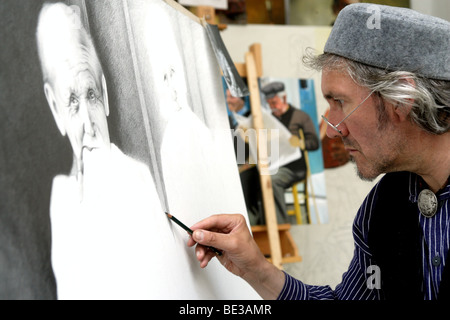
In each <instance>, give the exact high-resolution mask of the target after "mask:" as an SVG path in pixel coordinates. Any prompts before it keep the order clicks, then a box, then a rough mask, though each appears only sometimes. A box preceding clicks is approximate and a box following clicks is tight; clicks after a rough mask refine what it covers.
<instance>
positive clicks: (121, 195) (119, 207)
mask: <svg viewBox="0 0 450 320" xmlns="http://www.w3.org/2000/svg"><path fill="white" fill-rule="evenodd" d="M0 15H1V17H2V19H1V21H0V26H1V28H2V32H1V34H0V40H1V41H2V44H3V45H2V47H1V48H0V59H1V60H0V63H1V66H0V68H1V70H2V71H1V74H0V113H1V115H0V123H1V127H0V130H1V132H0V150H1V155H0V170H1V175H0V193H1V197H2V201H1V204H0V284H1V285H0V298H6V299H55V298H58V299H254V298H258V297H259V296H258V295H257V294H256V293H255V292H254V291H253V289H251V288H250V287H249V286H248V285H247V284H246V283H245V282H243V281H242V280H241V279H240V278H237V277H235V276H233V275H231V274H229V273H227V272H226V270H225V269H223V268H222V267H221V266H220V265H219V263H218V262H217V261H215V262H214V263H212V264H211V265H210V266H209V267H208V268H206V269H200V268H199V267H198V265H197V263H196V259H195V254H194V251H193V249H192V248H188V247H187V246H186V241H187V237H188V235H187V234H186V232H185V231H184V230H182V229H181V228H179V227H178V226H176V225H174V224H172V222H171V221H170V220H168V219H167V217H166V215H165V212H170V213H171V214H173V215H175V216H176V217H177V218H179V219H180V220H181V221H183V222H184V223H186V224H187V225H192V224H194V223H195V222H197V221H199V220H200V219H202V218H205V217H207V216H209V215H211V214H214V213H236V212H241V213H244V214H245V213H246V209H245V203H244V199H243V196H242V191H241V189H240V182H239V176H238V172H237V168H236V164H235V159H234V152H233V146H232V140H231V135H230V131H229V124H228V118H227V113H226V107H225V102H224V96H223V91H222V82H221V77H220V69H219V66H218V64H217V61H216V60H215V57H214V53H213V50H212V48H211V44H210V42H209V40H208V37H207V35H206V32H205V29H204V27H203V26H202V25H201V24H200V23H199V21H198V20H197V19H195V18H194V17H192V16H190V13H189V12H187V11H184V9H183V8H182V7H181V6H179V5H178V4H177V3H175V2H173V1H169V0H167V1H166V0H96V1H90V0H68V1H29V0H6V1H2V3H1V4H0Z"/></svg>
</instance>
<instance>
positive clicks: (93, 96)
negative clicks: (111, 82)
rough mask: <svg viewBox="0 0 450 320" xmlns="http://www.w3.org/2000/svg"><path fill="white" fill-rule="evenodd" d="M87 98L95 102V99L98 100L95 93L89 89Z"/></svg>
mask: <svg viewBox="0 0 450 320" xmlns="http://www.w3.org/2000/svg"><path fill="white" fill-rule="evenodd" d="M87 97H88V99H89V100H91V101H95V99H97V97H96V96H95V92H94V90H92V89H89V91H88V94H87Z"/></svg>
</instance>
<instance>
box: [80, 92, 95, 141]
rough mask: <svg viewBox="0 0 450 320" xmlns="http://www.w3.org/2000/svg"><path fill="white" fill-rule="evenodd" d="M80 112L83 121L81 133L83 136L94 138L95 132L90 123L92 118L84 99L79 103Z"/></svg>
mask: <svg viewBox="0 0 450 320" xmlns="http://www.w3.org/2000/svg"><path fill="white" fill-rule="evenodd" d="M80 112H81V117H82V121H83V131H84V133H85V134H87V135H90V136H92V137H93V136H95V130H94V126H93V123H92V116H91V114H90V112H89V106H88V103H87V102H86V100H85V99H83V100H82V102H80Z"/></svg>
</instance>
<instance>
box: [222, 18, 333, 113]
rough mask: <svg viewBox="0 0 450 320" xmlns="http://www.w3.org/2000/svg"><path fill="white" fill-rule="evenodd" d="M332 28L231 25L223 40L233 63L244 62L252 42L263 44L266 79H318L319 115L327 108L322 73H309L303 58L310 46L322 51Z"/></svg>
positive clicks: (316, 86) (264, 74) (223, 34)
mask: <svg viewBox="0 0 450 320" xmlns="http://www.w3.org/2000/svg"><path fill="white" fill-rule="evenodd" d="M330 30H331V27H310V26H274V25H245V26H235V25H229V26H228V28H227V29H226V30H225V31H223V32H222V38H223V41H224V42H225V45H226V46H227V49H228V51H229V53H230V55H231V58H232V59H233V61H234V62H244V56H245V52H247V51H248V48H249V46H250V45H251V44H253V43H261V47H262V60H263V76H265V77H280V78H282V77H285V78H312V79H314V80H315V89H316V98H317V105H318V112H319V114H322V113H323V112H325V110H326V108H327V107H328V104H327V102H326V101H325V99H323V97H322V91H321V90H320V74H319V73H318V72H315V71H311V70H307V69H306V68H305V67H304V66H303V64H302V56H303V54H304V52H305V49H306V48H307V47H312V48H314V49H316V50H318V51H319V52H323V47H324V45H325V42H326V40H327V38H328V36H329V33H330Z"/></svg>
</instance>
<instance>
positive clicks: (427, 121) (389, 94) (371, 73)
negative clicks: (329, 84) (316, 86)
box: [303, 50, 450, 134]
mask: <svg viewBox="0 0 450 320" xmlns="http://www.w3.org/2000/svg"><path fill="white" fill-rule="evenodd" d="M303 63H304V64H305V65H306V66H307V67H309V68H312V69H314V70H317V71H320V70H322V69H324V68H327V69H329V70H341V71H344V72H347V73H348V74H349V75H350V77H351V78H352V79H353V81H355V83H357V84H358V85H360V86H364V87H366V88H368V89H369V90H370V91H372V90H374V91H375V92H376V93H377V94H378V95H379V96H380V97H381V99H383V100H385V101H388V102H390V103H393V104H394V105H403V104H408V103H410V101H412V100H413V101H414V103H413V106H412V110H411V113H410V116H411V119H412V121H414V122H415V123H416V124H418V125H419V126H420V127H421V128H423V129H424V130H426V131H427V132H430V133H432V134H443V133H446V132H448V131H449V129H450V81H444V80H434V79H428V78H424V77H420V76H417V75H416V74H415V73H413V72H408V71H389V70H385V69H380V68H376V67H371V66H368V65H366V64H362V63H359V62H355V61H352V60H349V59H346V58H344V57H341V56H337V55H334V54H331V53H324V54H321V55H315V54H314V52H313V51H312V50H307V52H306V54H305V56H304V57H303ZM406 79H408V80H409V79H411V80H413V81H412V82H410V81H405V80H406Z"/></svg>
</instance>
